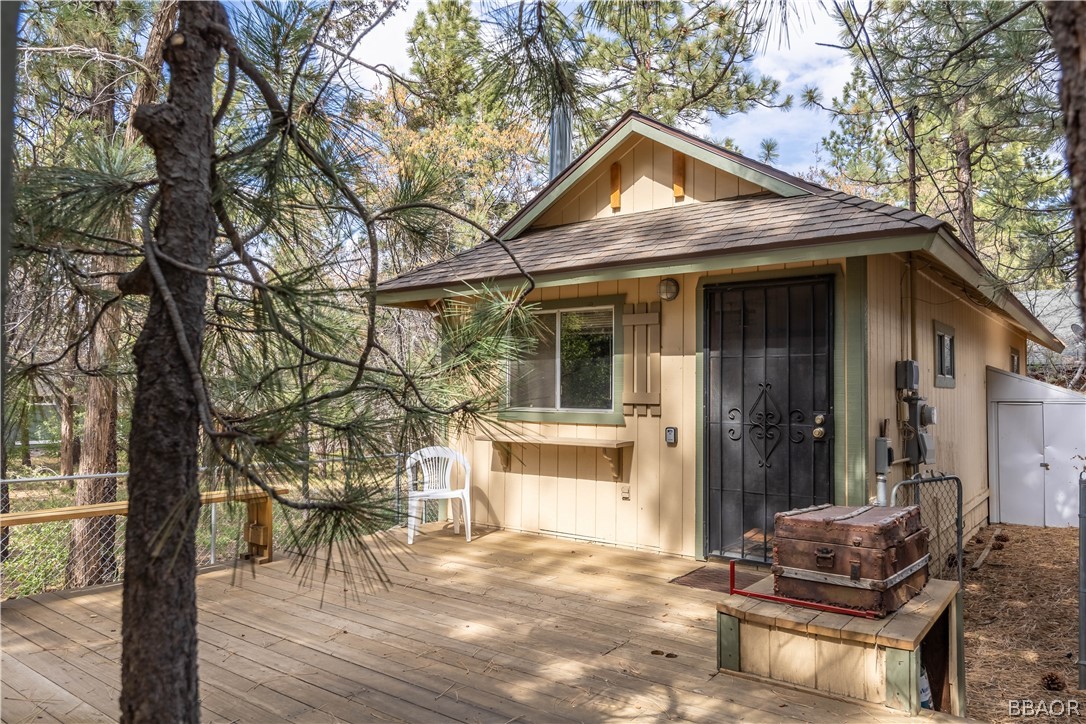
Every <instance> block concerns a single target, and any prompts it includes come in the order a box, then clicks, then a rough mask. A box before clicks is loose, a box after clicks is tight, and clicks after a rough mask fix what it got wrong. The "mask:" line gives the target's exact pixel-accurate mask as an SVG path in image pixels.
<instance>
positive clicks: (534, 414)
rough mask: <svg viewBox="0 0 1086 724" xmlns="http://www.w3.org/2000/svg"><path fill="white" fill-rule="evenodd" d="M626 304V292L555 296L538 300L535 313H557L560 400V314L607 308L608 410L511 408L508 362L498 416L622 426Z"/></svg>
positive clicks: (556, 392) (556, 369)
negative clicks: (609, 341) (610, 329)
mask: <svg viewBox="0 0 1086 724" xmlns="http://www.w3.org/2000/svg"><path fill="white" fill-rule="evenodd" d="M625 303H626V296H625V295H611V296H602V297H581V298H578V299H557V300H550V301H546V302H537V309H535V310H533V313H534V314H550V313H558V315H559V318H558V319H556V325H555V326H556V329H557V331H558V339H557V340H556V343H555V356H556V362H558V364H556V366H555V387H556V390H555V400H556V401H559V402H560V396H561V379H562V371H561V364H560V362H561V354H562V339H561V334H562V332H561V320H560V317H561V314H562V313H567V312H583V311H590V310H600V309H610V310H611V323H612V325H613V335H612V340H613V342H612V344H613V348H612V351H611V409H610V410H606V409H600V410H579V409H572V408H561V407H556V408H540V407H512V406H511V405H510V402H509V389H508V388H509V382H510V377H509V375H510V373H511V365H510V366H509V367H508V368H507V370H506V386H507V389H506V396H505V404H506V407H504V408H503V409H502V410H501V411H500V412H499V413H498V419H500V420H511V421H520V422H561V423H573V424H584V425H622V424H625V418H624V416H623V414H622V380H623V377H622V371H623V334H622V329H623V328H622V307H623V305H624V304H625Z"/></svg>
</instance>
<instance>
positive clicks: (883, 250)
mask: <svg viewBox="0 0 1086 724" xmlns="http://www.w3.org/2000/svg"><path fill="white" fill-rule="evenodd" d="M933 236H934V234H909V235H899V236H890V237H881V238H875V239H872V238H870V237H868V238H863V239H849V240H847V241H836V242H829V243H824V244H802V245H796V246H786V247H782V246H776V247H763V248H761V249H752V250H750V251H740V252H731V253H728V252H724V253H719V254H712V255H707V256H699V257H686V258H679V259H670V260H661V261H654V262H644V263H640V264H624V265H622V266H616V265H611V266H608V267H604V268H595V269H582V270H568V269H566V270H561V271H556V272H550V273H546V274H536V275H534V277H533V278H534V280H535V285H536V286H537V287H540V288H546V287H558V286H564V285H567V284H589V283H593V282H603V281H615V280H619V279H639V278H642V277H653V276H662V275H670V274H690V273H696V272H706V271H720V270H726V269H747V268H750V267H755V266H768V265H771V264H790V263H796V262H807V261H820V260H824V259H842V258H846V257H855V256H870V255H872V254H893V253H896V252H908V251H917V250H922V249H926V248H927V247H928V246H929V245H930V243H931V240H932V237H933ZM483 284H484V282H480V283H477V284H469V283H462V284H456V285H450V286H446V287H419V288H416V289H403V290H392V291H384V292H382V291H380V290H378V291H377V303H378V304H384V305H387V306H413V307H426V306H430V303H432V302H433V301H435V300H437V299H447V298H450V297H464V296H475V295H478V293H479V290H480V288H481V287H482V286H483ZM523 284H524V277H521V276H517V277H510V278H504V279H491V280H487V281H486V282H485V286H486V287H487V288H489V289H497V290H500V291H508V290H510V289H515V288H517V287H519V286H522V285H523Z"/></svg>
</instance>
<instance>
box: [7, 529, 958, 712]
mask: <svg viewBox="0 0 1086 724" xmlns="http://www.w3.org/2000/svg"><path fill="white" fill-rule="evenodd" d="M392 537H393V538H395V539H396V540H400V541H402V540H404V538H405V536H404V533H403V531H396V532H394V533H393V534H392ZM404 550H406V549H404ZM401 561H402V563H403V564H404V565H405V566H406V569H405V568H404V567H403V566H400V565H398V564H397V563H396V562H395V561H393V560H389V561H387V562H386V566H385V570H386V571H387V572H388V574H389V575H390V576H391V577H392V580H393V585H392V587H391V588H390V589H389V590H384V589H378V590H376V591H370V592H367V591H365V590H362V591H359V592H358V593H357V596H354V597H352V596H351V595H347V596H345V595H344V591H343V588H344V584H343V579H342V578H341V577H338V576H335V577H333V578H332V579H331V580H330V582H329V585H328V586H327V587H326V588H325V590H324V591H323V594H324V601H323V604H322V601H321V597H322V591H321V589H320V588H319V587H317V588H299V586H298V583H297V581H296V579H294V578H292V577H291V576H290V574H289V571H288V568H289V563H288V562H287V561H282V560H280V561H277V562H275V563H271V564H269V565H266V566H261V567H259V568H258V569H257V571H256V577H255V578H254V577H252V576H251V575H250V574H249V573H248V572H247V570H248V569H240V570H238V571H237V572H235V570H234V569H231V568H224V569H218V570H213V571H209V572H206V573H203V574H201V575H200V577H199V579H198V586H197V589H198V595H199V615H200V686H201V689H200V693H201V696H202V706H203V712H202V714H203V720H204V721H207V722H210V721H244V722H276V721H298V722H329V721H350V722H356V721H368V720H372V719H380V720H386V721H387V720H394V721H395V720H400V721H408V722H433V721H464V722H505V723H508V722H512V721H517V722H530V721H537V722H563V721H624V720H644V721H665V720H671V721H674V720H687V721H697V722H722V721H739V720H743V721H833V722H848V721H855V722H890V721H908V720H909V718H908V717H906V716H904V715H899V714H897V713H896V712H893V711H891V710H889V709H884V708H882V707H874V706H866V705H861V704H857V703H852V702H846V701H842V700H837V699H832V698H828V697H821V696H816V695H813V694H809V693H802V692H798V691H794V690H791V689H788V688H787V687H784V686H779V687H778V686H769V685H765V684H758V683H753V682H751V681H748V680H745V679H740V678H735V677H733V676H730V675H727V674H719V675H718V674H717V672H716V660H715V629H714V626H715V615H716V604H717V602H718V601H719V599H720V598H721V595H720V594H718V593H713V592H711V591H704V590H700V589H695V588H688V587H686V586H680V585H675V584H671V583H669V581H670V580H671V579H672V578H675V577H677V576H680V575H682V574H685V573H688V572H690V571H692V570H694V569H695V568H698V567H699V566H700V565H702V564H701V563H698V562H696V561H691V560H684V559H679V558H672V557H666V556H657V555H652V554H646V553H635V552H629V551H622V550H617V549H614V548H606V547H602V546H594V545H587V544H581V543H573V542H568V541H560V540H554V539H550V538H544V537H537V536H528V535H518V534H513V533H506V532H486V531H484V530H478V531H477V537H476V538H475V539H474V540H472V542H471V543H465V542H464V539H463V537H462V536H461V537H456V536H454V535H453V534H452V531H451V527H441V526H436V525H431V526H424V527H423V535H422V536H421V537H420V538H418V539H416V543H415V545H414V546H412V547H411V549H410V551H409V552H407V553H406V554H404V555H402V556H401ZM235 573H238V574H239V575H237V576H236V579H237V580H236V583H237V584H238V585H234V584H235ZM120 618H121V596H120V588H119V587H118V586H110V587H105V588H97V589H91V590H86V591H73V592H63V593H49V594H44V595H41V596H36V597H34V598H27V599H18V600H12V601H6V602H4V603H3V604H2V606H0V622H2V627H3V631H2V636H3V638H2V643H3V660H2V666H3V669H2V672H3V676H2V689H3V706H2V709H0V713H2V718H3V721H4V722H23V721H45V722H48V721H62V722H81V721H110V720H114V719H116V717H117V716H118V713H119V709H118V705H117V697H118V693H119V686H120V682H119V672H120V653H121V652H120V647H121V644H120ZM939 718H943V717H939Z"/></svg>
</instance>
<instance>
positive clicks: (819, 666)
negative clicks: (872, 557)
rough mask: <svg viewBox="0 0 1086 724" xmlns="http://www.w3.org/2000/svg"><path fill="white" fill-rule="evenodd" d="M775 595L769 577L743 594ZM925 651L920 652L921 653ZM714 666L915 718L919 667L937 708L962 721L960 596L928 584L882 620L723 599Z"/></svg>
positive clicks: (948, 585)
mask: <svg viewBox="0 0 1086 724" xmlns="http://www.w3.org/2000/svg"><path fill="white" fill-rule="evenodd" d="M746 590H749V591H751V592H754V593H773V577H772V576H767V577H766V578H764V579H762V580H761V581H759V582H758V583H756V584H755V585H753V586H750V587H749V588H748V589H746ZM921 644H923V647H921ZM717 645H718V667H719V668H720V670H721V671H726V672H731V673H740V674H741V675H747V676H750V677H752V678H757V679H759V680H771V681H775V682H784V683H787V684H792V685H794V686H796V687H798V688H802V689H810V690H813V691H817V692H819V693H829V694H835V695H839V696H846V697H850V698H854V699H862V700H865V701H870V702H874V703H878V704H884V705H885V706H888V707H890V708H892V709H899V710H903V711H907V712H909V713H910V714H914V715H915V714H918V713H919V712H920V697H919V691H920V666H921V660H923V664H924V668H925V669H926V670H927V674H928V678H929V680H930V682H931V688H932V694H933V698H934V699H935V706H936V708H937V709H939V710H942V711H948V712H949V713H951V714H954V715H955V716H965V650H964V630H963V620H962V597H961V591H960V589H959V588H958V583H957V581H940V580H931V581H928V584H927V585H926V586H925V587H924V589H923V590H922V591H920V593H918V594H917V595H916V596H915V597H913V598H912V599H910V600H909V601H908V602H907V603H906V604H905V605H904V606H902V607H901V608H900V609H898V610H897V611H895V612H894V613H892V614H890V615H889V616H887V617H886V618H882V619H868V618H862V617H860V616H848V615H844V614H839V613H829V612H823V611H817V610H814V609H810V608H803V607H800V606H789V605H787V604H783V603H776V602H773V601H764V600H759V599H756V598H749V597H745V596H734V595H733V596H728V597H727V599H726V600H725V602H724V603H721V604H719V605H718V606H717Z"/></svg>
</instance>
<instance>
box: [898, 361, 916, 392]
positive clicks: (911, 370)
mask: <svg viewBox="0 0 1086 724" xmlns="http://www.w3.org/2000/svg"><path fill="white" fill-rule="evenodd" d="M894 379H895V381H896V384H897V389H899V390H918V389H920V364H919V363H918V362H917V361H916V360H912V359H907V360H901V361H900V362H895V363H894Z"/></svg>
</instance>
